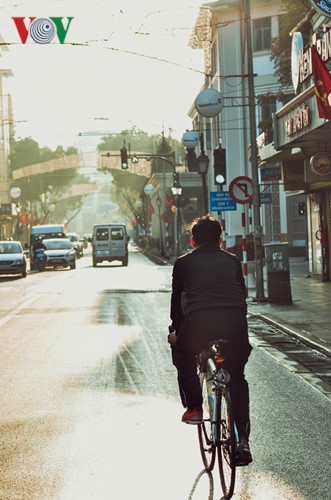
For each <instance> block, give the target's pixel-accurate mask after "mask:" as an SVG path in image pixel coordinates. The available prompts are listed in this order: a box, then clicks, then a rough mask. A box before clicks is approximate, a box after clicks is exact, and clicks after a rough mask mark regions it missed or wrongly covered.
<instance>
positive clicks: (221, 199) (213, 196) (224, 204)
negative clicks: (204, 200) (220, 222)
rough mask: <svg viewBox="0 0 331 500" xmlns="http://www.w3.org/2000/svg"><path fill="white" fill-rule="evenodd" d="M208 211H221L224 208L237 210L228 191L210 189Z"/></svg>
mask: <svg viewBox="0 0 331 500" xmlns="http://www.w3.org/2000/svg"><path fill="white" fill-rule="evenodd" d="M209 194H210V207H209V209H210V211H211V212H222V211H224V210H237V204H236V202H235V201H234V200H233V199H232V198H231V196H230V194H229V191H211V192H210V193H209Z"/></svg>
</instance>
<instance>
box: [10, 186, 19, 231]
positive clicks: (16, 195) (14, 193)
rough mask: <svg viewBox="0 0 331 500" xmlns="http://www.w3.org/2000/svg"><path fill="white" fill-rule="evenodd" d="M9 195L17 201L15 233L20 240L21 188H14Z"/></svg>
mask: <svg viewBox="0 0 331 500" xmlns="http://www.w3.org/2000/svg"><path fill="white" fill-rule="evenodd" d="M9 193H10V196H11V198H13V199H14V200H16V205H15V214H16V221H15V231H14V233H15V238H16V239H17V240H18V229H19V217H20V213H21V205H20V204H19V197H20V196H21V190H20V188H19V187H12V188H11V190H10V191H9Z"/></svg>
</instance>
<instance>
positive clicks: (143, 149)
mask: <svg viewBox="0 0 331 500" xmlns="http://www.w3.org/2000/svg"><path fill="white" fill-rule="evenodd" d="M124 138H125V141H126V147H128V144H129V143H130V145H131V153H132V154H133V153H134V152H137V153H138V152H139V153H146V154H147V155H148V154H151V155H152V154H163V155H167V154H169V153H171V152H172V151H177V152H179V154H180V156H181V155H183V156H184V151H185V150H184V147H183V146H182V144H181V143H179V142H178V141H177V140H175V139H171V138H165V137H164V134H163V133H162V134H160V135H153V136H149V135H148V134H147V133H146V132H143V131H142V130H138V129H136V128H135V127H133V128H132V129H131V130H123V131H122V132H121V133H120V134H117V135H111V136H107V137H103V138H102V142H101V143H100V144H99V145H98V149H99V151H118V152H119V150H120V148H121V147H123V140H124ZM132 145H134V147H132ZM177 157H178V153H177ZM151 163H152V172H153V173H155V172H163V168H164V171H165V172H169V171H170V172H172V166H171V165H170V164H169V162H165V161H164V160H162V159H157V158H155V159H152V161H151ZM138 170H139V168H138V169H137V171H138ZM109 171H110V173H111V174H112V177H113V179H112V184H113V186H112V189H111V191H110V196H111V197H112V199H113V200H114V201H116V203H118V205H119V209H120V212H121V214H125V215H126V216H128V217H129V214H130V213H131V217H134V218H137V217H136V214H135V213H134V211H133V210H132V206H133V202H134V201H135V200H138V199H141V198H143V188H144V186H145V184H146V183H147V181H148V179H147V177H145V176H143V175H138V174H137V173H136V174H133V173H132V172H129V171H127V170H126V171H123V170H118V169H115V168H114V169H111V170H109ZM128 200H131V204H130V203H129V202H128Z"/></svg>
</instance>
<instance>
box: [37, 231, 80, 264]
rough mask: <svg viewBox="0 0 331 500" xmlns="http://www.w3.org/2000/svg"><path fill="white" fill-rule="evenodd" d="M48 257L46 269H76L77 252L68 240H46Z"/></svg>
mask: <svg viewBox="0 0 331 500" xmlns="http://www.w3.org/2000/svg"><path fill="white" fill-rule="evenodd" d="M44 245H45V246H46V250H45V254H46V256H47V263H46V267H54V268H55V267H70V269H76V251H75V249H74V247H73V245H72V243H71V241H69V240H68V238H50V239H46V240H44Z"/></svg>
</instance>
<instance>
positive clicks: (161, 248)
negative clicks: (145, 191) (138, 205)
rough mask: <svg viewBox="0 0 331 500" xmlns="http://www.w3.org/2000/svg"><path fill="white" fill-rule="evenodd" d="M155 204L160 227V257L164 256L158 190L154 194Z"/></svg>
mask: <svg viewBox="0 0 331 500" xmlns="http://www.w3.org/2000/svg"><path fill="white" fill-rule="evenodd" d="M155 201H156V205H157V212H158V216H159V225H160V226H159V227H160V255H161V257H163V256H164V247H163V230H162V220H161V198H160V195H159V192H158V193H157V196H156V200H155Z"/></svg>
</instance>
